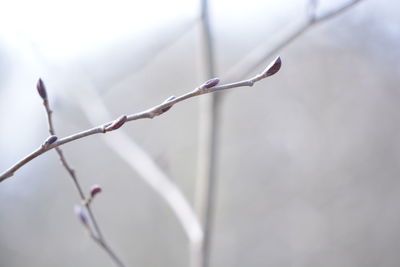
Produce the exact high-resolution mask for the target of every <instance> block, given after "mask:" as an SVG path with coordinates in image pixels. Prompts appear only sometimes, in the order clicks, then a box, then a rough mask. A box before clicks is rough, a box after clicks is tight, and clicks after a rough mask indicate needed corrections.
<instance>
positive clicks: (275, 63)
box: [263, 56, 282, 77]
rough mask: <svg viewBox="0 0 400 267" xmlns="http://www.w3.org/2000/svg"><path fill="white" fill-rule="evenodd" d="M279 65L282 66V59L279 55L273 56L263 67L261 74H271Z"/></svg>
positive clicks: (276, 70)
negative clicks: (272, 59)
mask: <svg viewBox="0 0 400 267" xmlns="http://www.w3.org/2000/svg"><path fill="white" fill-rule="evenodd" d="M281 66H282V60H281V57H280V56H278V57H277V58H275V60H274V61H272V62H271V63H270V64H269V65H268V67H267V68H265V70H264V72H263V74H264V75H265V77H268V76H272V75H274V74H275V73H277V72H278V71H279V70H280V68H281Z"/></svg>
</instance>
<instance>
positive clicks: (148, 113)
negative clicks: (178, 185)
mask: <svg viewBox="0 0 400 267" xmlns="http://www.w3.org/2000/svg"><path fill="white" fill-rule="evenodd" d="M278 61H279V64H280V58H277V59H276V60H275V61H273V63H275V64H277V62H278ZM272 67H273V66H271V68H272ZM271 75H272V74H268V67H267V69H265V70H264V71H263V72H262V73H261V74H258V75H256V76H254V77H253V78H251V79H248V80H243V81H239V82H235V83H230V84H223V85H219V86H214V87H211V88H207V87H206V86H205V84H203V85H201V86H200V87H198V88H196V89H194V90H193V91H190V92H188V93H186V94H183V95H181V96H179V97H176V98H173V99H171V100H169V101H164V102H162V103H161V104H159V105H157V106H154V107H152V108H150V109H147V110H145V111H142V112H138V113H135V114H131V115H128V116H127V120H126V121H133V120H139V119H152V118H154V117H157V116H159V115H161V114H164V113H165V112H167V111H168V110H169V109H170V108H171V107H172V106H173V105H175V104H177V103H179V102H182V101H184V100H187V99H189V98H192V97H196V96H200V95H204V94H209V93H214V92H219V91H223V90H228V89H232V88H237V87H245V86H253V84H254V83H255V82H258V81H260V80H262V79H264V78H267V77H269V76H271ZM113 122H114V121H111V122H107V123H104V124H101V125H99V126H96V127H93V128H90V129H87V130H84V131H82V132H78V133H75V134H72V135H70V136H67V137H64V138H61V139H58V140H57V141H56V142H54V143H52V144H51V145H48V146H43V145H42V146H40V147H39V148H37V149H36V150H34V151H33V152H31V153H30V154H29V155H27V156H25V157H24V158H23V159H21V160H19V161H18V162H17V163H15V164H14V165H13V166H11V167H10V168H9V169H7V170H6V171H4V172H3V173H2V174H1V175H0V182H3V181H4V180H6V179H7V178H10V177H12V176H13V175H14V173H15V172H16V171H17V170H19V169H20V168H21V167H23V166H24V165H25V164H27V163H28V162H30V161H32V160H33V159H34V158H37V157H38V156H40V155H42V154H43V153H46V152H47V151H49V150H52V149H54V148H56V147H59V146H61V145H65V144H67V143H70V142H73V141H76V140H78V139H81V138H84V137H88V136H91V135H94V134H99V133H107V132H110V131H113V130H114V129H112V128H107V126H110V125H111V124H112V123H113Z"/></svg>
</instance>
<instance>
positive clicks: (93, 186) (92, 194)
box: [90, 184, 102, 198]
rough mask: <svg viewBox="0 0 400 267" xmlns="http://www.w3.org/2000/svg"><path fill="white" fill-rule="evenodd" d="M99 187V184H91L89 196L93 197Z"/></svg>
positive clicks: (99, 189) (98, 190) (99, 190)
mask: <svg viewBox="0 0 400 267" xmlns="http://www.w3.org/2000/svg"><path fill="white" fill-rule="evenodd" d="M101 190H102V189H101V187H100V185H97V184H95V185H92V187H91V188H90V196H91V197H92V198H93V197H94V196H95V195H97V194H98V193H100V192H101Z"/></svg>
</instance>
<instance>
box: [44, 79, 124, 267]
mask: <svg viewBox="0 0 400 267" xmlns="http://www.w3.org/2000/svg"><path fill="white" fill-rule="evenodd" d="M39 88H40V89H39ZM43 90H45V87H44V83H43V81H42V80H41V79H39V82H38V91H39V92H41V93H39V94H40V95H41V96H42V94H43V92H45V91H43ZM44 96H45V97H43V96H42V98H43V106H44V108H45V110H46V115H47V124H48V127H49V133H50V135H51V136H55V135H56V131H55V128H54V123H53V117H52V113H53V111H52V110H51V108H50V104H49V100H48V98H47V93H45V95H44ZM55 150H56V152H57V154H58V157H59V159H60V161H61V164H62V165H63V167H64V168H65V170H66V171H67V172H68V174H69V176H70V177H71V179H72V180H73V182H74V185H75V188H76V190H77V191H78V194H79V196H80V198H81V201H82V202H83V203H85V207H86V210H87V211H88V213H89V217H90V221H91V222H92V224H93V227H94V230H95V231H93V230H92V229H91V228H90V226H89V225H87V226H86V228H87V229H88V231H89V234H90V236H91V237H92V239H93V240H94V241H95V242H96V243H97V244H98V245H99V246H100V247H101V248H103V249H104V250H105V251H106V252H107V254H108V255H109V256H110V257H111V259H112V260H113V261H114V263H115V264H116V265H117V266H120V267H124V266H125V265H124V264H123V262H122V261H121V260H120V259H119V258H118V256H117V255H116V254H115V252H114V251H113V250H112V249H111V247H110V246H109V245H108V244H107V242H106V240H105V239H104V236H103V234H102V231H101V229H100V227H99V224H98V222H97V220H96V218H95V216H94V214H93V211H92V208H91V206H90V204H91V201H87V199H86V196H85V193H84V192H83V190H82V186H81V185H80V183H79V180H78V178H77V176H76V173H75V171H74V170H73V169H72V168H71V166H70V165H69V164H68V162H67V159H66V158H65V156H64V153H63V151H62V149H61V148H60V147H56V148H55Z"/></svg>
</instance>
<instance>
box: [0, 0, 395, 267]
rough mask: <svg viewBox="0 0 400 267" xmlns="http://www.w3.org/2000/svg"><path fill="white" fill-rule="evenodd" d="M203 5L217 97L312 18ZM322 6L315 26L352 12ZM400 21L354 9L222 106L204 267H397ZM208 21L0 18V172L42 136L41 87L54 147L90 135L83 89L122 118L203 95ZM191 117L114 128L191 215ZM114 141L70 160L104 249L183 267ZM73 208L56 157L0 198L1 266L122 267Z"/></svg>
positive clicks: (171, 5)
mask: <svg viewBox="0 0 400 267" xmlns="http://www.w3.org/2000/svg"><path fill="white" fill-rule="evenodd" d="M210 2H211V11H212V12H211V17H212V27H213V33H214V41H215V50H216V51H215V54H216V64H217V66H216V67H217V73H218V76H219V77H221V78H222V79H223V81H226V80H224V75H225V74H226V73H228V71H229V69H230V68H231V67H232V66H233V65H235V64H236V63H237V62H239V61H240V60H241V59H242V58H243V57H244V56H245V55H247V54H248V53H249V52H251V51H252V50H253V49H254V48H255V47H257V46H258V45H259V44H260V43H263V42H266V41H268V40H271V46H272V45H273V44H274V42H276V41H277V40H278V41H279V38H280V36H282V34H289V33H290V32H291V31H292V30H293V29H295V28H296V26H297V25H299V24H301V22H302V21H303V20H304V17H305V16H306V7H307V1H301V0H291V1H289V0H286V1H257V0H248V1H228V0H215V1H210ZM320 2H321V3H320V8H319V11H321V12H323V11H324V10H329V9H330V8H332V7H335V6H337V5H341V4H342V3H345V1H333V0H332V1H320ZM399 11H400V3H399V2H398V1H394V0H383V1H378V0H365V1H362V2H361V3H360V4H358V5H357V6H355V7H354V8H352V9H350V10H348V11H347V12H345V13H343V14H341V15H339V16H337V17H335V18H333V19H332V20H329V21H326V22H324V23H321V24H318V25H316V26H315V27H313V28H311V29H309V30H308V31H307V32H306V33H304V34H303V35H301V36H300V37H299V38H297V39H296V40H295V41H294V42H293V43H291V44H290V45H289V46H287V47H286V48H285V49H283V50H282V51H280V53H279V54H280V55H281V56H282V60H283V67H282V70H281V71H280V73H278V74H277V75H276V76H273V77H271V78H269V79H267V80H264V81H262V82H260V83H258V84H257V85H256V86H254V87H252V88H239V89H235V90H234V91H231V92H229V93H227V94H225V96H224V100H223V102H222V103H221V105H222V106H221V109H222V114H223V115H222V120H221V124H222V125H221V126H222V132H221V136H220V138H219V146H220V153H219V163H218V167H217V176H218V182H217V191H218V194H217V203H216V218H215V219H216V221H215V231H214V235H213V239H212V255H211V265H212V266H252V267H256V266H260V267H261V266H274V267H275V266H296V267H298V266H299V267H300V266H332V267H336V266H342V267H347V266H348V267H350V266H351V267H354V266H371V267H372V266H384V267H390V266H398V265H399V264H400V254H399V253H398V251H399V249H400V207H399V204H398V203H399V200H400V197H399V196H400V180H399V177H398V176H399V173H400V167H399V164H398V163H399V159H400V142H399V134H400V115H399V114H400V112H399V111H400V105H399V101H400V88H399V84H400V83H399V77H400V61H399V59H400V50H399V45H400V12H399ZM198 17H199V3H198V1H188V0H185V1H183V0H182V1H179V0H171V1H156V0H148V1H123V0H118V1H77V0H76V1H46V0H42V1H27V0H16V1H6V0H5V1H1V2H0V125H1V132H0V169H1V170H2V171H3V170H5V169H7V168H8V167H9V166H10V165H12V164H13V163H15V162H16V161H17V160H18V159H20V158H21V157H23V156H24V155H26V154H27V153H29V152H30V151H32V150H33V149H35V148H36V147H37V146H38V145H39V144H41V142H42V141H43V140H44V139H45V138H46V137H47V125H46V117H45V113H44V109H43V106H42V105H41V100H40V98H39V97H38V95H37V92H36V89H35V84H36V81H37V79H38V77H42V78H43V79H44V81H45V83H46V85H47V89H48V93H49V96H50V101H51V104H52V108H53V110H54V120H55V125H56V130H57V132H58V135H60V136H66V135H69V134H71V133H74V132H77V131H80V130H83V129H87V128H89V127H91V126H93V124H92V123H91V122H89V120H88V118H87V117H86V116H85V114H84V112H83V109H82V107H81V106H80V105H81V103H82V102H83V103H85V102H86V103H87V105H91V104H92V103H91V102H92V101H91V98H90V97H88V94H87V92H88V90H96V91H97V92H99V94H100V95H101V97H102V99H103V101H104V103H106V105H107V107H108V108H109V111H110V112H111V113H112V116H114V117H117V116H119V115H120V114H123V113H134V112H137V111H141V110H143V109H145V108H148V107H150V106H153V105H155V104H158V103H160V102H161V101H163V100H164V99H165V98H167V97H168V96H170V95H178V94H182V93H184V92H186V91H189V90H191V89H192V88H194V87H196V86H198V85H199V84H201V83H202V82H203V81H204V80H203V79H204V68H203V65H202V60H203V54H202V44H201V42H202V41H201V28H200V27H201V26H200V24H199V21H198ZM265 49H266V52H267V51H269V50H268V49H270V48H269V47H268V46H267V47H265ZM266 63H267V62H266ZM243 71H246V70H243ZM253 73H256V71H255V72H253ZM226 82H229V81H226ZM93 110H94V111H93V112H96V111H95V107H94V108H93ZM198 112H199V105H198V99H192V100H188V101H186V102H184V103H181V104H179V105H176V106H175V107H173V108H172V109H171V110H170V111H169V112H168V113H166V114H165V115H163V116H162V117H159V118H157V119H154V120H142V121H137V122H133V123H129V124H127V125H125V126H124V128H123V129H122V131H124V132H126V133H127V134H128V135H129V136H130V137H131V138H132V139H134V140H135V141H136V142H137V143H138V144H140V145H141V146H142V147H143V148H144V149H145V150H146V151H147V152H148V153H149V154H150V155H151V156H152V157H153V158H154V159H155V161H156V162H157V163H158V164H159V165H160V166H161V167H162V169H163V170H164V171H165V172H166V173H167V174H168V175H169V176H170V177H171V179H173V181H174V182H175V183H176V184H177V185H178V186H179V187H180V188H181V189H182V191H183V193H184V195H185V196H186V197H187V198H188V199H189V201H190V202H191V203H192V202H193V199H194V191H195V189H194V187H195V178H196V161H197V148H198V147H197V141H198V139H197V137H198V131H199V129H198V117H199V115H198ZM105 121H107V119H106V118H104V119H102V118H98V122H97V123H98V124H100V123H102V122H105ZM106 138H115V137H113V134H112V133H110V134H107V135H105V136H101V135H97V136H92V137H89V138H86V139H82V140H80V141H77V142H73V143H70V144H68V145H65V146H64V147H63V149H64V151H65V154H66V156H67V158H68V159H69V161H70V163H71V165H72V166H73V167H74V169H75V170H76V171H77V174H78V176H79V178H80V180H81V182H82V184H83V186H84V188H85V190H86V191H88V190H89V188H90V186H91V185H92V184H100V185H102V187H103V193H102V194H101V195H99V196H98V197H97V199H96V200H95V202H94V205H93V208H94V210H95V212H96V214H97V217H98V220H99V223H100V224H101V225H102V228H103V231H104V233H105V235H106V237H107V240H108V241H109V242H110V244H112V245H113V247H114V248H115V250H116V251H117V252H118V254H119V255H120V256H121V258H122V259H123V260H124V261H125V262H126V263H127V265H128V266H175V267H178V266H187V265H188V248H187V239H186V236H185V234H184V232H183V230H182V229H181V227H180V224H179V223H178V221H177V219H176V218H175V216H174V214H173V213H172V212H171V210H170V208H169V207H168V206H167V204H166V203H165V202H164V201H163V200H162V199H161V198H160V197H159V196H158V195H157V194H155V192H154V191H153V190H152V189H151V188H150V187H149V186H148V185H147V184H146V183H145V182H143V180H142V179H141V178H140V177H139V176H138V174H137V173H135V172H134V171H132V170H131V169H130V168H129V166H127V165H126V164H125V163H124V162H123V161H121V160H120V158H119V157H118V156H117V155H115V154H114V152H113V151H112V150H110V148H109V147H107V145H105V143H104V140H105V139H106ZM79 203H80V200H79V198H78V195H77V193H76V191H75V189H74V187H73V185H72V182H71V180H70V178H69V177H68V176H67V174H66V172H65V170H64V169H63V168H62V167H61V165H60V164H59V161H58V158H57V157H56V155H55V153H54V152H50V153H46V154H45V155H43V156H41V157H39V158H37V159H35V160H34V161H32V162H30V163H29V164H27V165H26V166H25V167H23V168H22V169H21V170H20V171H18V172H17V173H16V174H15V176H14V177H12V178H10V179H8V180H6V181H4V182H3V183H1V184H0V266H7V267H14V266H41V267H44V266H112V262H111V261H110V259H109V258H108V256H107V255H106V254H105V253H103V251H102V250H100V249H99V248H98V247H97V246H96V244H94V243H93V241H92V240H91V239H90V238H89V237H88V235H87V233H86V232H85V231H84V229H83V227H82V225H81V224H80V223H79V221H78V219H77V218H76V216H75V215H74V213H73V206H74V205H75V204H79Z"/></svg>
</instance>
